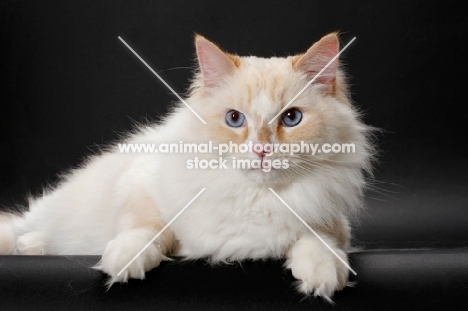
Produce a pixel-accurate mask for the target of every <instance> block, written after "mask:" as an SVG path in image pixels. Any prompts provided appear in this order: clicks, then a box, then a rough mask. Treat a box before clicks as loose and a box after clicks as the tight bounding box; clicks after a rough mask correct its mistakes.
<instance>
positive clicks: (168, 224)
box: [117, 188, 206, 276]
mask: <svg viewBox="0 0 468 311" xmlns="http://www.w3.org/2000/svg"><path fill="white" fill-rule="evenodd" d="M205 190H206V188H203V189H202V190H200V192H198V194H197V195H196V196H195V197H194V198H193V199H192V200H190V202H188V203H187V205H185V206H184V208H183V209H182V210H181V211H180V212H178V213H177V215H175V216H174V218H172V219H171V221H169V222H168V223H167V225H165V226H164V228H162V229H161V231H159V233H158V234H156V236H155V237H154V238H153V239H152V240H151V241H149V242H148V244H146V245H145V247H143V249H142V250H141V251H139V252H138V254H136V255H135V257H133V259H132V260H130V262H129V263H128V264H127V265H126V266H125V267H123V269H122V270H120V272H119V273H117V276H120V274H122V272H124V271H125V270H126V269H127V268H128V267H129V266H130V265H131V264H132V262H134V261H135V260H136V259H137V258H138V257H139V256H140V255H141V254H142V253H143V252H144V251H145V250H146V249H147V248H148V247H149V246H150V245H151V244H152V243H153V242H154V241H155V240H156V239H157V238H158V237H159V236H160V235H161V234H162V233H163V232H164V230H166V229H167V228H168V227H169V226H170V225H171V224H172V223H173V222H174V220H176V219H177V217H179V216H180V214H182V213H183V212H184V211H185V210H186V209H187V207H189V206H190V204H192V203H193V201H195V199H196V198H198V197H199V196H200V194H202V192H203V191H205Z"/></svg>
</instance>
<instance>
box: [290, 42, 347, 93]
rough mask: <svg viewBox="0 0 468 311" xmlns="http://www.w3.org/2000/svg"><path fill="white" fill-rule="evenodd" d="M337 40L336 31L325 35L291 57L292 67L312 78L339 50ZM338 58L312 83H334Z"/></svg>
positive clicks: (332, 84)
mask: <svg viewBox="0 0 468 311" xmlns="http://www.w3.org/2000/svg"><path fill="white" fill-rule="evenodd" d="M339 46H340V44H339V41H338V36H337V34H336V33H331V34H329V35H326V36H325V37H323V38H322V39H320V41H318V42H316V43H314V44H313V45H312V46H311V47H310V48H309V49H308V50H307V52H305V53H304V54H302V55H299V56H296V58H295V59H293V66H294V69H296V70H300V71H302V72H304V73H306V74H307V78H308V79H309V80H312V79H313V78H314V77H315V76H316V75H317V74H318V73H319V72H320V71H321V70H322V69H323V68H324V67H325V66H326V65H327V64H328V63H329V62H330V61H331V60H332V59H333V58H334V57H335V56H336V55H337V54H338V52H339ZM337 69H338V58H336V59H335V60H334V61H333V62H332V63H331V64H330V65H329V66H328V67H327V68H326V69H325V70H324V71H323V72H322V73H321V74H320V75H319V76H318V77H317V78H316V79H315V81H314V83H319V84H326V85H329V86H331V87H333V86H334V85H335V80H336V71H337Z"/></svg>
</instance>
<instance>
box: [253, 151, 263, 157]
mask: <svg viewBox="0 0 468 311" xmlns="http://www.w3.org/2000/svg"><path fill="white" fill-rule="evenodd" d="M254 152H255V154H256V155H258V156H259V157H260V158H264V157H265V151H264V150H263V149H262V150H261V151H258V150H255V151H254Z"/></svg>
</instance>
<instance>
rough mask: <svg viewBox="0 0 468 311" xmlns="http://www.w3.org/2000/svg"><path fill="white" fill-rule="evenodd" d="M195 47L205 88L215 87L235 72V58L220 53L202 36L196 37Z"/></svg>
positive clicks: (216, 47) (219, 50) (215, 46)
mask: <svg viewBox="0 0 468 311" xmlns="http://www.w3.org/2000/svg"><path fill="white" fill-rule="evenodd" d="M195 47H196V49H197V58H198V63H199V65H200V69H201V72H202V74H203V80H204V82H205V86H207V87H213V86H216V85H217V84H218V83H219V81H220V80H221V79H223V78H224V77H225V76H228V75H230V74H232V73H234V71H235V70H236V60H237V58H236V56H233V55H230V54H227V53H225V52H223V51H221V49H220V48H219V47H218V46H217V45H215V44H214V43H213V42H211V41H209V40H207V39H205V38H204V37H203V36H200V35H198V34H197V35H196V37H195Z"/></svg>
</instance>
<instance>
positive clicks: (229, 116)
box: [226, 110, 245, 127]
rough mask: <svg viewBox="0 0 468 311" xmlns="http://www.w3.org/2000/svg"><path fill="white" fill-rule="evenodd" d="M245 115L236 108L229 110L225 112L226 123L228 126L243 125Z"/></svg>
mask: <svg viewBox="0 0 468 311" xmlns="http://www.w3.org/2000/svg"><path fill="white" fill-rule="evenodd" d="M244 122H245V115H244V114H243V113H242V112H239V111H237V110H229V111H228V112H227V113H226V123H227V124H228V125H229V126H230V127H241V126H242V125H244Z"/></svg>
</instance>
